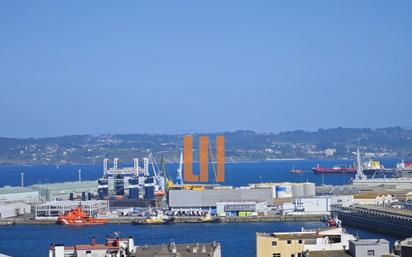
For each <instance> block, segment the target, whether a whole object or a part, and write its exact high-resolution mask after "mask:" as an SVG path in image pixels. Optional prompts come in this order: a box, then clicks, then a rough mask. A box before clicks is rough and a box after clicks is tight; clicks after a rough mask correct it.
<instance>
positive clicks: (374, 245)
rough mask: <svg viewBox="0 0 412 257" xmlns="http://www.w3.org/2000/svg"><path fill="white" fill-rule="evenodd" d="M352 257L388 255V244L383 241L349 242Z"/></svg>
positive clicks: (360, 240) (359, 240)
mask: <svg viewBox="0 0 412 257" xmlns="http://www.w3.org/2000/svg"><path fill="white" fill-rule="evenodd" d="M349 252H350V254H351V255H352V257H370V256H376V257H381V256H382V255H389V254H390V251H389V242H388V241H387V240H385V239H358V240H351V241H349Z"/></svg>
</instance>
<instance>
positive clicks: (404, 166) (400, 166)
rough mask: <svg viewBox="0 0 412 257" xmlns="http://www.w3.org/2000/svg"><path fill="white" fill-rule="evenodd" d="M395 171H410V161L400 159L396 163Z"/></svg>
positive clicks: (411, 165) (411, 163)
mask: <svg viewBox="0 0 412 257" xmlns="http://www.w3.org/2000/svg"><path fill="white" fill-rule="evenodd" d="M395 171H412V162H404V161H403V160H402V161H401V162H399V163H397V164H396V167H395Z"/></svg>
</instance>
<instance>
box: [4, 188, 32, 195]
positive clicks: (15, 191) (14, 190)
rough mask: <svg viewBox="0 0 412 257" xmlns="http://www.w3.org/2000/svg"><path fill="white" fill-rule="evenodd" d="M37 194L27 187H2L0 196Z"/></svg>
mask: <svg viewBox="0 0 412 257" xmlns="http://www.w3.org/2000/svg"><path fill="white" fill-rule="evenodd" d="M29 192H35V191H34V190H31V189H30V188H27V187H1V188H0V195H4V194H18V193H29Z"/></svg>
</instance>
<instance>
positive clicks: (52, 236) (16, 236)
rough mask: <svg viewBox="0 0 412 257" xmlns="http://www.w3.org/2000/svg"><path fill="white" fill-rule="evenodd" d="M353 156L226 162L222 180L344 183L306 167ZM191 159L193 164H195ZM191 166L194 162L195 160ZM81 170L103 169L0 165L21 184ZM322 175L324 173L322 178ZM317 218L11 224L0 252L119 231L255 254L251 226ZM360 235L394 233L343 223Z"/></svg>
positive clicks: (0, 174) (285, 227)
mask: <svg viewBox="0 0 412 257" xmlns="http://www.w3.org/2000/svg"><path fill="white" fill-rule="evenodd" d="M397 161H398V160H395V159H394V160H383V161H382V163H383V164H384V165H385V166H387V167H391V166H393V165H394V164H395V163H396V162H397ZM352 162H353V161H341V160H293V161H291V160H284V161H268V162H259V163H255V162H249V163H227V164H226V166H225V167H226V181H225V183H223V184H225V185H235V186H239V185H245V184H248V183H256V182H265V181H272V182H276V181H296V182H301V181H310V182H315V183H317V184H320V183H321V182H322V180H324V183H326V184H343V183H347V182H348V181H349V180H350V178H351V176H352V175H350V174H328V175H325V176H322V175H316V174H313V172H312V171H311V168H312V167H313V166H315V165H316V164H317V163H319V164H320V165H321V166H326V167H329V166H333V165H335V164H340V165H350V164H351V163H352ZM195 165H196V164H195ZM292 166H295V167H296V168H298V169H303V170H305V173H304V174H302V175H294V174H290V173H289V169H291V168H292ZM195 167H196V166H195ZM167 168H168V171H169V173H170V175H171V176H172V177H173V178H174V177H175V176H176V168H177V164H169V165H168V166H167ZM78 169H81V170H82V179H83V180H94V179H98V178H99V177H100V176H101V174H102V166H101V165H65V166H60V167H59V168H58V169H56V166H51V165H50V166H0V186H4V185H13V186H17V185H20V173H21V172H24V174H25V185H30V184H35V183H50V182H63V181H73V180H77V174H78V172H77V170H78ZM322 177H323V178H322ZM321 226H324V224H323V223H320V222H264V223H229V224H173V225H169V226H133V225H128V224H106V225H103V226H89V227H75V228H73V227H64V226H58V225H16V226H2V227H0V253H5V254H9V255H12V256H25V257H30V256H33V257H40V256H47V249H48V246H49V244H51V243H64V244H66V245H73V244H82V243H87V242H89V241H90V238H91V237H92V236H96V237H97V238H98V240H99V239H100V241H102V240H103V239H104V237H105V236H106V235H112V234H113V232H115V231H116V232H120V233H121V236H133V237H134V238H135V240H136V243H137V244H162V243H169V242H170V241H171V240H174V241H175V242H177V243H192V242H212V241H219V242H221V244H222V254H223V256H227V257H229V256H230V257H231V256H245V257H250V256H255V234H256V232H267V233H270V232H276V231H299V230H300V229H301V227H305V228H318V227H321ZM347 230H348V231H349V232H351V233H353V234H358V235H359V236H360V237H361V238H386V239H387V240H390V241H391V242H393V241H394V240H395V239H394V238H391V237H387V236H383V235H379V234H375V233H370V232H366V231H363V230H356V229H353V228H347Z"/></svg>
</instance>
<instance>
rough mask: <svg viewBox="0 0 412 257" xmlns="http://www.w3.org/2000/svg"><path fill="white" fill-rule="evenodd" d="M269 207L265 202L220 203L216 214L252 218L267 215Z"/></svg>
mask: <svg viewBox="0 0 412 257" xmlns="http://www.w3.org/2000/svg"><path fill="white" fill-rule="evenodd" d="M267 212H268V207H267V203H266V202H265V201H262V202H255V201H244V202H218V203H217V204H216V213H217V215H218V216H251V215H257V214H267Z"/></svg>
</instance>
